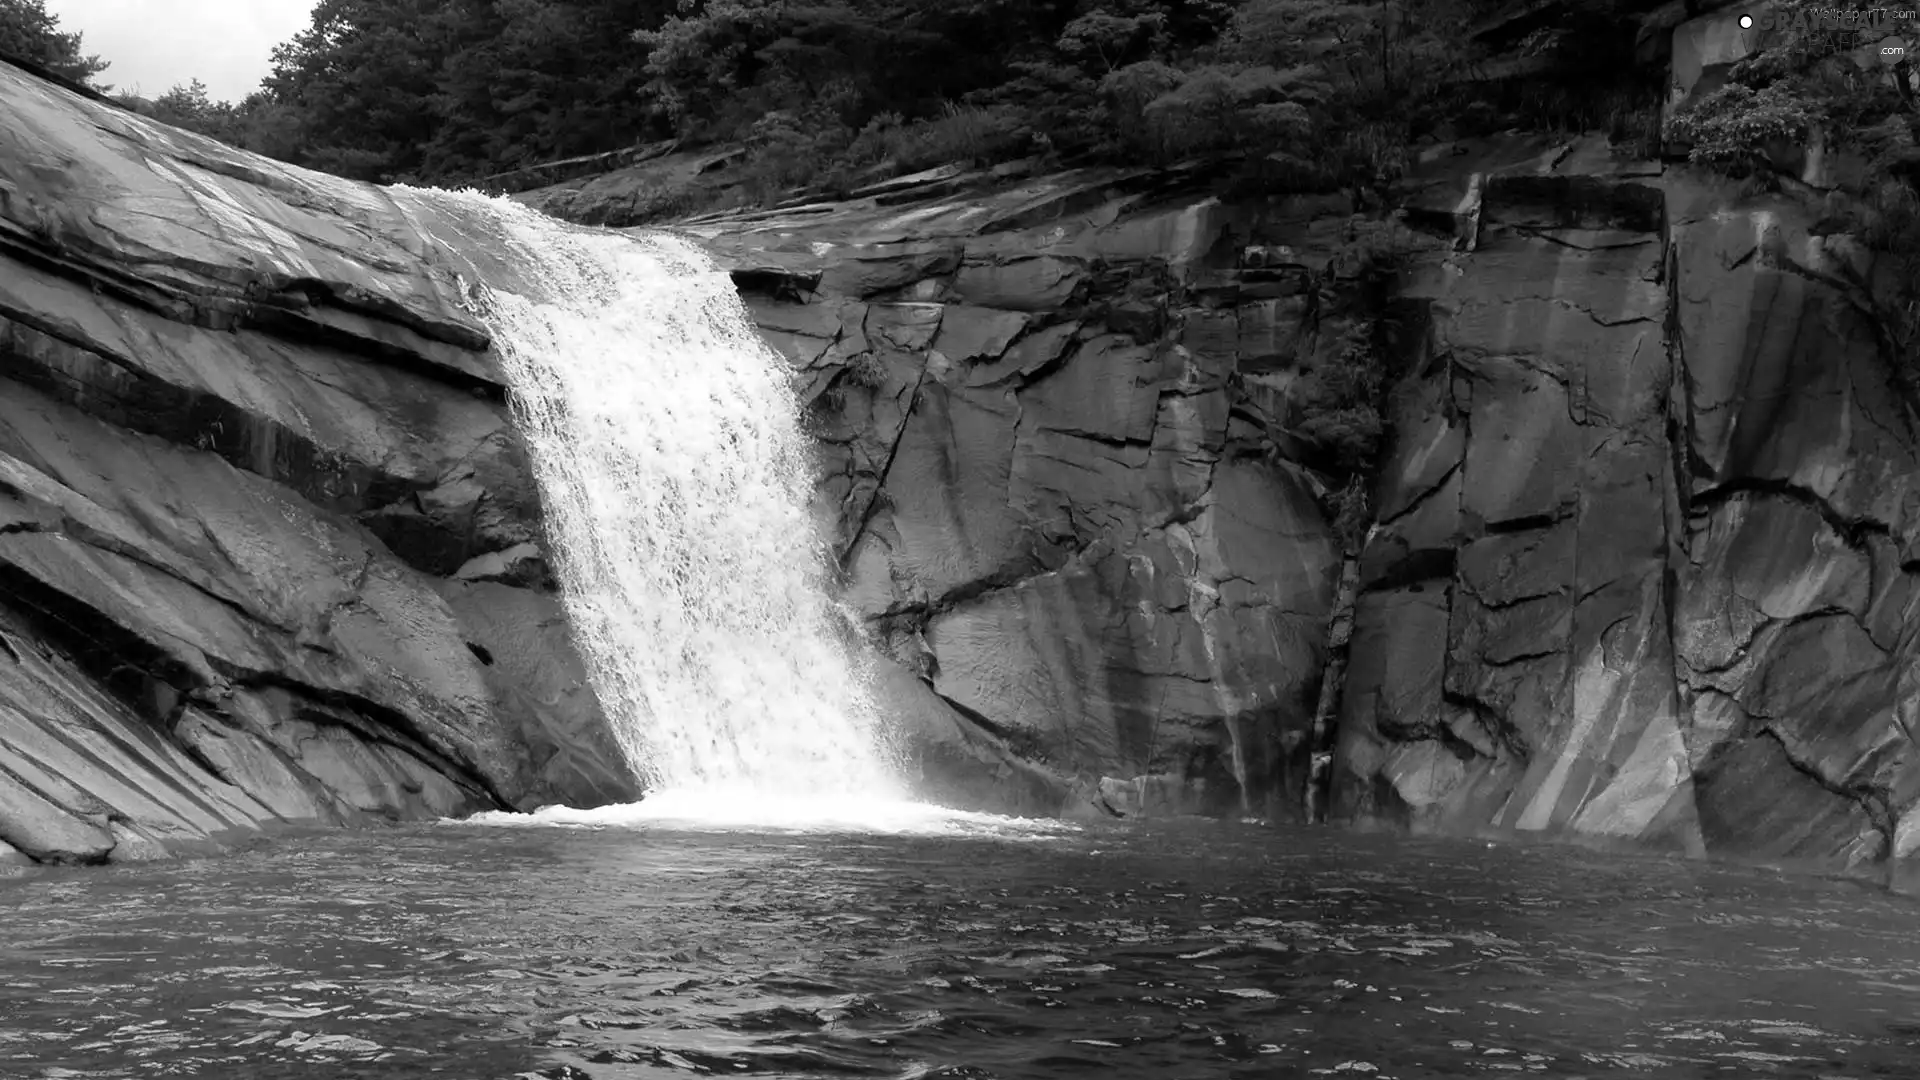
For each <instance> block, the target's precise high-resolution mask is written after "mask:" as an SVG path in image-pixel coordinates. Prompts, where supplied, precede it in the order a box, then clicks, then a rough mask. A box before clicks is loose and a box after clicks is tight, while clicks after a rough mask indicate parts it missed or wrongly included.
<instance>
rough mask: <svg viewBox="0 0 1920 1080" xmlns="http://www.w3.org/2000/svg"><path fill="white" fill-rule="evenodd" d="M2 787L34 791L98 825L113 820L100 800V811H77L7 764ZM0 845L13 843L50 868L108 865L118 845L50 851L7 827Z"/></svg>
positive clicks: (0, 765) (1, 768)
mask: <svg viewBox="0 0 1920 1080" xmlns="http://www.w3.org/2000/svg"><path fill="white" fill-rule="evenodd" d="M0 784H4V785H6V786H8V787H11V788H14V789H16V790H19V791H26V792H31V793H32V794H34V795H35V796H38V797H39V798H40V799H42V800H44V801H46V802H48V803H51V804H52V805H54V806H56V807H59V808H60V809H61V810H64V811H66V812H67V813H69V814H71V815H72V816H73V817H76V818H81V819H83V820H90V821H91V822H92V823H93V824H95V825H99V824H100V823H101V822H102V821H105V820H111V819H109V818H108V817H107V814H106V813H105V812H103V811H104V809H105V804H102V803H99V802H98V801H97V800H96V801H95V806H96V807H97V808H96V809H93V810H90V811H75V810H73V809H70V808H68V807H66V806H64V805H63V804H62V803H61V802H60V801H59V800H58V799H56V798H54V797H53V796H52V795H49V794H48V793H47V792H44V791H42V790H40V789H39V788H38V787H36V786H35V785H33V784H31V783H29V782H28V781H27V778H26V777H24V776H21V775H20V774H19V773H18V772H15V771H14V770H13V769H11V768H8V767H7V765H6V763H5V762H0ZM0 843H6V844H9V845H11V846H12V847H13V849H14V850H16V851H18V852H20V853H21V854H22V855H25V856H26V857H27V858H29V859H32V860H33V861H34V862H36V863H40V864H42V865H47V866H105V865H106V864H107V859H108V856H110V855H111V854H112V853H113V846H114V845H112V844H109V845H108V846H106V847H104V848H101V849H99V850H98V851H61V850H54V849H48V848H43V847H40V846H38V845H36V844H34V843H32V842H31V841H29V840H28V839H27V838H26V837H25V836H23V835H21V834H19V833H9V832H7V831H5V829H4V827H0Z"/></svg>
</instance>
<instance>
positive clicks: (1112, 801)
mask: <svg viewBox="0 0 1920 1080" xmlns="http://www.w3.org/2000/svg"><path fill="white" fill-rule="evenodd" d="M1129 177H1133V178H1134V179H1138V178H1137V176H1135V175H1134V174H1130V173H1123V172H1117V171H1110V172H1107V173H1100V172H1098V171H1089V172H1082V173H1077V174H1067V175H1063V176H1060V177H1049V178H1044V179H1041V180H1038V181H1036V182H1035V183H1034V184H1032V185H1029V186H1026V187H1023V188H1021V189H1018V190H1012V189H1007V190H995V191H978V192H969V193H967V194H966V195H965V196H964V197H954V196H952V195H951V194H950V193H939V194H932V195H929V196H927V198H926V199H924V200H922V201H919V202H912V201H910V200H908V201H895V202H889V203H887V204H885V205H881V204H878V203H875V202H873V201H871V200H861V199H855V200H851V201H849V202H848V203H845V204H839V205H835V206H833V207H831V208H824V209H823V208H816V210H817V211H818V212H810V213H807V214H800V213H798V212H797V211H771V212H764V213H753V214H744V215H738V216H732V217H730V216H726V215H717V216H714V217H712V218H709V219H705V220H703V221H701V222H699V223H697V225H696V226H695V229H696V230H697V231H698V232H699V233H700V234H701V235H702V236H703V237H704V238H705V240H706V242H707V243H708V244H709V245H710V246H711V248H712V249H713V250H714V251H716V252H717V253H718V254H719V257H720V258H721V259H722V261H723V262H725V263H727V264H728V265H738V266H747V265H758V264H762V263H766V262H768V261H772V260H779V261H781V262H782V263H783V265H788V266H790V267H792V268H793V269H794V270H796V272H797V271H798V270H800V269H802V268H803V267H804V266H805V265H806V262H805V260H804V259H803V258H802V254H803V253H804V254H805V255H806V256H807V257H809V258H811V259H812V260H813V261H812V265H813V266H814V267H815V268H816V269H817V270H818V272H819V274H820V285H819V292H818V294H817V295H815V296H814V297H812V298H811V300H812V302H811V303H810V304H804V305H796V304H794V303H792V302H791V300H790V299H789V300H783V301H780V302H768V301H764V300H756V301H755V302H754V305H753V311H754V314H755V316H756V318H757V319H758V320H759V322H760V325H761V327H762V330H763V332H764V333H765V334H766V335H767V337H768V340H769V341H770V342H772V343H774V344H775V345H776V348H779V349H780V351H781V352H782V354H783V355H786V356H787V357H789V359H791V360H793V361H794V363H795V366H796V368H798V369H800V370H801V371H802V372H803V373H804V374H803V377H804V378H805V379H806V380H807V385H808V387H809V389H808V395H809V397H810V400H812V402H813V406H812V410H813V416H814V420H815V432H816V435H817V437H818V438H819V439H820V441H821V443H822V454H821V460H822V468H821V473H820V475H821V480H820V489H819V490H820V504H821V507H822V515H823V517H825V518H826V519H827V520H829V521H831V522H834V523H835V526H836V529H837V536H838V540H839V549H840V550H841V551H842V552H843V559H842V562H843V566H844V570H845V578H846V585H845V593H844V596H845V599H846V600H847V601H848V602H849V603H850V604H852V605H853V606H854V607H855V608H856V609H857V610H858V611H859V612H860V613H861V614H863V615H864V616H866V617H867V618H868V619H869V620H870V622H871V623H872V624H873V625H874V627H875V628H876V630H877V631H878V632H879V634H878V636H880V637H881V638H882V639H883V640H884V641H886V642H888V646H887V647H888V649H889V651H890V652H891V653H892V655H893V656H894V658H895V659H896V660H898V661H899V663H900V664H902V665H905V666H906V667H908V668H911V669H912V670H913V671H915V672H919V673H922V674H923V675H924V676H925V678H926V679H927V680H928V681H929V682H930V690H929V692H930V693H933V694H935V695H937V697H936V699H935V700H941V701H944V703H945V704H944V705H943V706H942V709H944V710H946V711H949V712H951V713H952V714H953V715H956V716H959V717H962V718H963V719H964V722H965V724H966V725H968V726H969V727H970V728H971V729H972V730H975V731H977V732H985V733H987V735H989V736H990V737H991V739H992V740H994V741H995V743H996V745H998V746H1000V747H1002V748H1003V750H1002V752H1003V753H1005V754H1006V755H1008V759H1007V760H1012V761H1021V762H1024V763H1025V765H1024V766H1023V768H1038V769H1041V770H1042V771H1044V772H1045V773H1047V774H1048V775H1054V776H1059V777H1062V778H1065V779H1067V780H1070V781H1071V783H1072V784H1073V785H1074V790H1077V791H1085V792H1088V793H1093V792H1096V791H1098V790H1101V785H1104V786H1105V789H1106V790H1107V792H1108V794H1107V795H1106V796H1104V797H1102V798H1101V799H1100V800H1099V805H1101V806H1104V808H1105V809H1103V810H1100V811H1099V812H1101V813H1111V812H1121V813H1127V814H1149V815H1152V814H1166V813H1192V812H1205V813H1234V814H1240V813H1256V814H1260V815H1262V816H1274V817H1280V818H1293V817H1298V816H1299V815H1300V814H1301V812H1302V810H1303V808H1304V806H1305V787H1306V783H1307V769H1308V750H1309V748H1308V747H1307V740H1308V731H1309V728H1310V725H1311V718H1312V709H1313V701H1312V696H1313V691H1314V690H1315V689H1316V688H1317V677H1318V669H1319V665H1320V658H1321V653H1322V652H1323V651H1324V641H1325V636H1326V635H1325V622H1326V619H1327V618H1328V615H1329V607H1330V604H1331V600H1332V593H1333V588H1334V584H1335V582H1334V576H1335V574H1336V573H1337V567H1338V562H1339V560H1338V555H1337V552H1336V551H1335V549H1334V545H1333V542H1332V540H1331V539H1330V537H1329V531H1328V529H1327V526H1326V524H1325V522H1324V521H1323V520H1322V518H1321V513H1320V509H1319V506H1318V503H1317V501H1316V499H1315V496H1314V494H1313V486H1312V485H1313V481H1312V479H1311V478H1310V477H1309V476H1307V475H1306V474H1305V473H1304V472H1303V471H1302V470H1301V469H1299V468H1298V467H1297V466H1296V465H1295V464H1293V463H1291V462H1287V461H1267V460H1262V459H1259V458H1258V457H1255V456H1251V455H1249V456H1244V457H1242V456H1234V454H1233V453H1232V452H1231V451H1230V449H1229V443H1230V437H1229V431H1230V428H1231V427H1232V425H1233V423H1234V416H1235V409H1236V408H1237V407H1239V406H1240V405H1241V404H1242V402H1243V401H1244V400H1245V398H1244V395H1243V393H1242V391H1241V389H1240V387H1241V385H1242V384H1241V383H1240V382H1239V381H1238V380H1236V379H1234V378H1233V377H1234V376H1236V375H1240V374H1265V375H1272V374H1274V373H1275V372H1276V370H1277V369H1278V368H1280V367H1282V366H1283V364H1284V361H1285V359H1286V358H1288V357H1292V356H1293V355H1294V353H1296V352H1300V351H1303V350H1305V349H1306V348H1307V335H1306V334H1305V329H1304V328H1305V323H1306V317H1305V311H1306V308H1305V305H1306V301H1305V299H1304V298H1303V297H1302V296H1301V295H1300V289H1299V287H1298V286H1299V283H1298V282H1295V283H1294V284H1295V287H1294V288H1293V290H1292V291H1291V292H1290V293H1288V294H1287V295H1288V297H1290V298H1281V297H1280V296H1278V295H1276V296H1274V297H1273V298H1272V300H1273V302H1272V303H1266V302H1264V301H1255V302H1253V303H1250V304H1249V305H1247V306H1246V312H1245V317H1244V323H1245V327H1246V329H1245V332H1244V333H1242V329H1241V325H1242V321H1243V320H1242V319H1241V318H1240V317H1239V316H1234V317H1233V319H1232V323H1231V325H1229V326H1226V327H1223V328H1219V329H1216V328H1214V327H1213V325H1212V323H1211V321H1210V318H1209V311H1208V309H1206V308H1204V307H1201V306H1198V305H1194V306H1191V307H1182V306H1179V305H1178V304H1173V303H1171V302H1170V301H1169V299H1168V297H1169V295H1170V294H1171V291H1172V290H1173V289H1174V288H1176V287H1177V286H1178V284H1179V281H1180V280H1181V278H1182V276H1183V275H1190V274H1192V275H1197V274H1200V273H1202V272H1211V271H1212V270H1214V269H1220V270H1223V271H1224V272H1225V273H1227V274H1228V275H1233V274H1237V273H1238V270H1237V268H1236V267H1235V257H1234V252H1236V251H1237V250H1238V247H1236V246H1235V245H1233V244H1232V243H1231V242H1230V239H1231V237H1230V234H1231V233H1232V232H1233V230H1236V229H1239V230H1250V229H1252V228H1254V227H1255V226H1256V225H1257V224H1258V223H1260V222H1266V221H1269V219H1271V220H1272V221H1273V222H1277V223H1278V224H1274V225H1273V226H1272V227H1273V228H1274V229H1278V230H1281V231H1283V232H1285V233H1286V235H1287V236H1288V237H1290V238H1292V239H1293V240H1294V241H1295V242H1294V244H1293V245H1291V250H1293V251H1294V252H1295V253H1296V255H1297V257H1298V258H1299V259H1300V260H1301V262H1300V263H1299V264H1297V265H1296V264H1291V263H1290V264H1289V266H1290V267H1291V268H1292V270H1291V271H1289V272H1295V271H1297V272H1298V273H1300V274H1304V268H1305V265H1306V264H1307V263H1309V262H1312V261H1314V260H1316V259H1317V260H1318V262H1319V264H1321V265H1324V264H1325V263H1326V261H1327V259H1328V255H1327V253H1326V252H1325V251H1324V250H1322V247H1324V241H1325V240H1326V238H1327V237H1328V236H1330V235H1333V232H1330V231H1327V230H1323V229H1321V227H1320V224H1319V223H1318V219H1316V218H1314V217H1313V216H1312V215H1311V214H1303V213H1300V212H1298V208H1297V207H1292V206H1291V205H1290V204H1288V205H1280V206H1277V207H1275V208H1272V209H1270V210H1269V209H1264V208H1251V209H1250V208H1248V207H1245V206H1238V205H1230V204H1227V203H1225V202H1223V201H1222V200H1220V199H1217V198H1214V197H1213V196H1212V194H1211V192H1209V191H1207V190H1206V185H1205V184H1204V183H1201V184H1198V185H1196V186H1195V187H1194V190H1193V192H1192V194H1191V197H1187V196H1184V195H1181V196H1178V197H1175V198H1171V199H1169V200H1168V201H1167V202H1164V203H1159V204H1155V205H1154V206H1152V207H1151V208H1142V209H1141V210H1140V211H1139V212H1137V213H1135V212H1133V210H1132V209H1131V208H1132V207H1133V205H1134V201H1135V196H1132V195H1129V194H1127V193H1126V190H1125V189H1126V186H1127V184H1129V183H1131V182H1134V180H1133V179H1129ZM1069 208H1071V209H1069ZM1336 231H1337V230H1336ZM909 236H910V237H912V239H913V241H914V243H915V244H916V245H917V246H916V247H911V248H909V247H908V245H905V244H903V243H902V241H903V240H905V239H907V238H908V237H909ZM1223 244H1224V245H1225V246H1222V245H1223ZM1275 246H1276V247H1278V246H1286V245H1280V244H1276V245H1275ZM893 250H912V251H917V252H920V253H927V252H932V251H942V252H950V253H952V255H953V259H952V260H951V261H946V260H939V261H928V262H925V263H924V264H921V265H918V266H917V267H915V268H914V269H915V272H916V273H918V274H919V275H920V277H919V279H918V280H917V281H912V282H903V281H901V280H900V279H898V278H893V277H891V276H889V277H887V278H885V280H886V281H887V283H888V285H889V286H890V287H892V288H894V289H895V291H894V292H893V293H891V294H890V295H889V296H888V298H887V300H888V302H887V303H885V304H879V303H876V304H873V305H872V306H870V307H869V309H868V311H867V314H866V315H865V316H864V317H863V319H861V320H860V322H859V323H858V324H857V325H858V327H859V332H858V334H857V335H856V334H854V333H850V332H849V331H848V330H847V329H846V326H845V323H844V321H843V320H840V319H838V318H837V317H836V316H835V314H834V313H835V312H837V311H843V310H845V309H846V306H847V305H848V304H849V303H852V302H855V301H857V300H859V299H860V298H862V297H863V296H866V295H870V294H871V293H872V291H873V290H874V284H873V283H872V277H871V275H872V274H873V273H874V271H875V268H876V267H878V266H880V265H883V264H882V263H881V262H880V260H881V258H882V256H883V254H885V253H887V252H889V251H893ZM1216 251H1218V252H1224V253H1225V255H1224V257H1221V258H1216ZM916 257H918V256H916ZM1215 263H1219V264H1220V265H1219V266H1218V267H1215V265H1214V264H1215ZM884 265H887V266H890V267H895V268H898V267H902V266H905V265H908V263H906V262H903V261H899V260H896V261H893V262H891V263H886V264H884ZM1096 267H1097V268H1098V269H1097V271H1096V269H1095V268H1096ZM1301 280H1304V278H1302V279H1301ZM1231 287H1238V286H1231ZM1247 287H1248V288H1253V287H1254V286H1253V285H1252V284H1249V285H1248V286H1247ZM1214 288H1215V289H1216V290H1219V289H1224V288H1229V286H1228V285H1223V284H1220V283H1216V284H1215V285H1214ZM1283 291H1284V290H1283ZM809 309H811V310H810V311H809ZM936 312H937V320H936V317H935V313H936ZM930 326H934V327H937V329H936V330H935V331H934V332H933V334H932V336H931V338H928V337H927V332H926V329H925V328H927V327H930ZM823 343H824V344H823ZM863 353H869V354H870V355H871V356H872V357H874V358H876V359H878V360H880V361H881V363H880V364H877V365H876V364H873V363H868V362H860V363H856V358H857V357H859V356H861V355H862V354H863ZM856 367H857V368H858V369H859V373H860V374H861V377H860V378H858V379H855V378H853V377H851V376H852V375H853V374H854V372H855V368H856ZM823 371H824V372H828V373H829V374H828V375H827V377H826V378H825V379H823V378H822V377H821V374H820V373H821V372H823ZM1230 382H1231V383H1232V386H1231V387H1230V386H1229V383H1230ZM1261 392H1262V393H1265V394H1267V395H1268V397H1269V400H1270V401H1271V402H1272V403H1273V405H1274V407H1275V408H1276V409H1277V410H1278V411H1280V412H1284V409H1285V399H1284V395H1285V390H1284V384H1283V383H1282V382H1274V383H1270V384H1268V385H1266V386H1264V387H1262V389H1261ZM1243 423H1244V421H1243ZM1252 438H1256V439H1257V438H1258V436H1253V437H1252ZM941 713H942V710H932V711H931V714H930V715H933V716H936V717H937V716H939V715H941ZM927 722H928V723H934V724H935V727H936V728H939V723H937V722H936V721H934V720H929V721H927ZM942 730H944V729H942ZM941 738H944V737H941ZM934 743H935V744H936V745H940V744H942V743H941V739H940V738H936V739H935V740H934ZM973 775H976V776H977V775H979V773H978V772H977V770H976V771H975V772H974V773H973ZM968 790H972V789H968ZM1128 792H1130V793H1132V794H1126V793H1128ZM969 797H970V798H971V797H972V796H969ZM1091 800H1092V796H1091V795H1089V798H1088V800H1083V802H1082V804H1081V805H1083V807H1093V806H1095V805H1096V804H1095V802H1094V801H1091ZM1122 804H1124V809H1123V808H1122Z"/></svg>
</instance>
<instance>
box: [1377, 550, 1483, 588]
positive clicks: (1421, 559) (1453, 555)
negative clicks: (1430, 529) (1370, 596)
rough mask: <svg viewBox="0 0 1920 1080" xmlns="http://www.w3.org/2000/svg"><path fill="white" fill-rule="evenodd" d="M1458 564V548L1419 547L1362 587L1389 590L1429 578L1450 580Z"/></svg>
mask: <svg viewBox="0 0 1920 1080" xmlns="http://www.w3.org/2000/svg"><path fill="white" fill-rule="evenodd" d="M1458 564H1459V552H1458V551H1457V550H1456V549H1455V548H1451V547H1443V548H1420V549H1417V550H1414V551H1409V552H1408V553H1407V554H1405V555H1403V556H1401V558H1400V559H1399V560H1398V561H1396V562H1395V563H1394V564H1393V565H1392V566H1389V567H1388V568H1387V569H1385V570H1383V571H1380V572H1378V573H1376V574H1374V575H1373V577H1372V579H1371V580H1369V581H1368V582H1367V583H1366V585H1365V586H1364V587H1363V589H1362V591H1363V592H1369V593H1374V592H1387V591H1390V590H1394V589H1406V588H1411V587H1413V586H1417V585H1420V584H1422V583H1424V582H1429V581H1447V580H1451V579H1452V578H1453V574H1454V569H1455V567H1456V566H1458Z"/></svg>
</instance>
